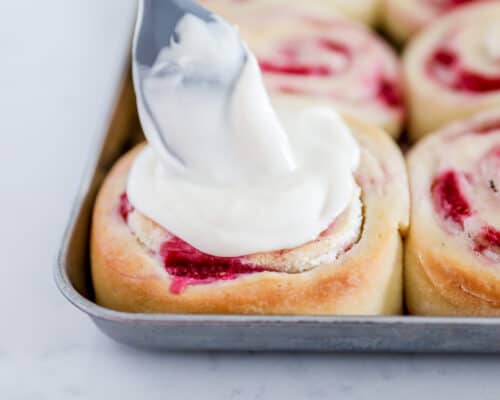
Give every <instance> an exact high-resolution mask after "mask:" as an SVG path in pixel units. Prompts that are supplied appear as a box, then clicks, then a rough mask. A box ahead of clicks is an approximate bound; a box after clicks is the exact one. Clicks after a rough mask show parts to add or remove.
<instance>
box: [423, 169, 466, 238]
mask: <svg viewBox="0 0 500 400" xmlns="http://www.w3.org/2000/svg"><path fill="white" fill-rule="evenodd" d="M432 198H433V201H434V208H435V209H436V210H437V211H438V212H439V213H440V214H441V215H442V216H443V217H444V218H445V219H451V220H452V221H454V222H455V223H456V224H458V225H460V226H461V227H462V228H463V220H464V218H466V217H469V216H470V215H471V214H472V211H471V207H470V205H469V202H468V201H467V199H466V198H465V196H464V195H463V193H462V191H461V190H460V181H459V177H458V174H457V173H456V172H455V171H452V170H447V171H444V172H443V173H441V174H440V175H438V176H437V177H436V178H435V179H434V182H433V183H432Z"/></svg>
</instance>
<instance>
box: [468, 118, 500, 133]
mask: <svg viewBox="0 0 500 400" xmlns="http://www.w3.org/2000/svg"><path fill="white" fill-rule="evenodd" d="M498 130H500V120H497V121H492V122H489V123H487V124H484V125H482V126H481V127H479V128H477V129H474V132H473V133H476V134H478V135H488V134H490V133H493V132H495V131H498Z"/></svg>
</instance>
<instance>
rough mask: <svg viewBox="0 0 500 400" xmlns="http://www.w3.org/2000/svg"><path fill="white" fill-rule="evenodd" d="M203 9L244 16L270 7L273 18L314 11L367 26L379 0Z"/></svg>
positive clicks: (282, 1)
mask: <svg viewBox="0 0 500 400" xmlns="http://www.w3.org/2000/svg"><path fill="white" fill-rule="evenodd" d="M200 3H201V4H202V5H204V6H205V7H208V8H212V9H214V10H216V11H217V12H218V13H220V14H221V15H225V13H234V15H235V16H238V15H242V16H244V15H245V14H247V13H248V12H249V11H250V12H251V11H252V10H254V9H256V8H262V7H270V9H271V11H272V13H273V14H274V16H277V15H279V14H281V13H283V12H287V11H289V10H290V9H299V10H300V9H307V8H309V9H311V8H312V9H315V10H317V11H321V12H322V13H323V14H324V15H325V16H328V15H330V14H340V15H343V16H345V17H348V18H350V19H353V20H355V21H358V22H361V23H362V24H365V25H368V26H374V25H375V24H376V23H377V22H378V17H379V14H380V8H381V0H314V1H298V2H293V3H290V1H289V0H246V1H241V0H201V1H200Z"/></svg>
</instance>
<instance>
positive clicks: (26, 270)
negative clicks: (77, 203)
mask: <svg viewBox="0 0 500 400" xmlns="http://www.w3.org/2000/svg"><path fill="white" fill-rule="evenodd" d="M133 13H134V2H133V1H132V0H105V1H102V0H101V1H99V0H71V1H69V0H44V1H35V0H31V1H28V0H17V1H10V2H9V1H7V0H4V1H0V49H1V50H2V53H3V57H2V61H1V62H0V88H1V90H0V110H1V114H0V115H1V125H0V126H1V129H2V133H1V142H0V154H1V156H0V160H1V161H0V185H1V195H0V199H1V200H0V201H1V208H0V212H1V216H2V224H1V229H0V250H1V254H2V255H3V267H2V268H3V274H2V279H0V313H1V315H2V319H1V324H0V399H2V400H3V399H6V400H17V399H37V400H38V399H51V400H56V399H104V398H110V399H114V398H118V396H119V397H120V398H121V399H122V400H126V399H140V398H148V399H150V400H154V399H166V398H176V399H184V398H185V399H192V398H206V399H223V398H229V399H249V398H250V399H252V398H253V399H264V398H276V399H278V398H282V397H283V398H285V397H286V398H289V399H295V398H297V399H304V398H310V399H322V398H333V397H336V398H353V399H368V398H370V399H372V398H377V397H379V396H381V395H387V396H388V397H389V398H391V397H393V398H397V399H401V398H405V399H411V398H416V399H419V398H425V397H428V396H433V397H435V398H442V397H443V396H444V395H447V396H455V398H474V399H497V398H498V392H499V389H500V380H499V379H498V376H499V373H500V359H499V358H497V357H479V356H452V357H444V356H408V355H406V356H389V355H377V356H373V355H294V354H280V355H273V354H180V353H177V354H174V353H165V354H154V353H143V352H140V351H137V350H134V349H129V348H126V347H124V346H121V345H118V344H115V343H114V342H112V341H110V340H109V339H107V338H106V337H104V336H103V335H101V334H100V333H99V332H98V331H97V329H96V328H95V327H94V326H93V324H92V323H91V322H90V320H89V319H88V318H87V317H86V316H84V315H82V314H81V313H80V312H79V311H77V310H76V309H74V308H73V307H72V306H70V305H69V304H68V303H67V302H66V301H65V300H64V299H63V298H62V296H61V295H60V294H59V293H58V292H57V289H56V288H55V285H54V283H53V281H52V265H53V263H54V259H55V254H56V250H57V246H58V243H59V240H60V237H61V235H62V230H63V226H64V223H65V220H66V219H67V216H68V213H69V208H70V204H71V201H72V198H73V196H74V194H75V191H76V188H77V184H78V180H79V177H80V175H81V172H82V170H83V166H84V162H85V159H86V157H87V155H88V150H89V147H90V142H91V139H92V136H93V135H95V134H96V133H97V132H99V131H100V130H101V129H102V127H103V125H104V123H105V116H106V114H107V112H108V110H109V107H110V102H111V94H112V92H113V89H114V88H115V85H116V83H117V77H116V68H117V66H118V65H119V64H120V60H122V58H123V57H125V56H126V48H127V46H128V40H127V38H128V34H129V31H130V27H131V23H132V19H133ZM335 394H339V396H335ZM389 395H390V396H389ZM105 396H108V397H105ZM146 396H147V397H146ZM174 396H175V397H174Z"/></svg>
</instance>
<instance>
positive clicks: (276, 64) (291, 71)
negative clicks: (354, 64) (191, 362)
mask: <svg viewBox="0 0 500 400" xmlns="http://www.w3.org/2000/svg"><path fill="white" fill-rule="evenodd" d="M307 47H316V48H321V49H324V50H328V51H330V52H332V53H335V54H338V55H341V56H343V57H346V58H349V57H350V52H349V49H348V48H347V47H346V46H345V45H343V44H342V43H339V42H336V41H333V40H330V39H316V40H303V41H296V42H293V43H290V44H287V45H285V46H283V47H282V48H281V49H280V50H279V51H278V54H279V60H278V61H274V60H260V61H259V64H260V68H261V69H262V71H263V72H265V73H269V74H285V75H297V76H329V75H332V74H334V73H337V72H339V71H334V70H333V69H332V67H331V66H330V65H328V64H315V63H312V62H306V61H303V60H300V50H301V49H306V48H307Z"/></svg>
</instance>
